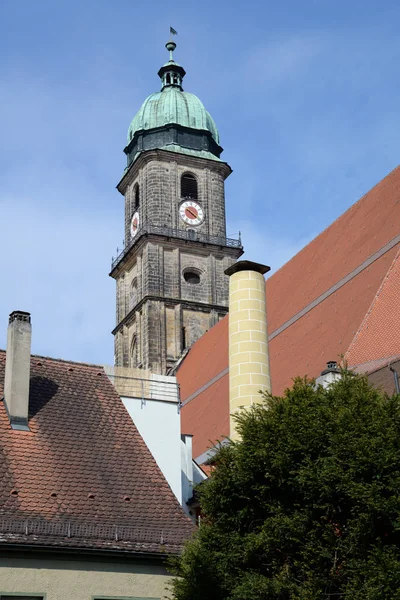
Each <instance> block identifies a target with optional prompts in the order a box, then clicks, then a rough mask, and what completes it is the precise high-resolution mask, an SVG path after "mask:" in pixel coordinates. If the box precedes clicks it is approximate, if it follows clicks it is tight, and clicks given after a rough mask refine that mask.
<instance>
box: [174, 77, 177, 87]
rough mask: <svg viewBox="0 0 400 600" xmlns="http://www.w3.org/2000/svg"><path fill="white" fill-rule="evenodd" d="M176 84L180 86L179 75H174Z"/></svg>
mask: <svg viewBox="0 0 400 600" xmlns="http://www.w3.org/2000/svg"><path fill="white" fill-rule="evenodd" d="M174 84H175V85H177V84H178V75H174Z"/></svg>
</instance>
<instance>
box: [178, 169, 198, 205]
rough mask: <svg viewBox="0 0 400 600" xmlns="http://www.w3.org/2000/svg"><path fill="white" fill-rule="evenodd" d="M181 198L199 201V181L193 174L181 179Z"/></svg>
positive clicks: (187, 174)
mask: <svg viewBox="0 0 400 600" xmlns="http://www.w3.org/2000/svg"><path fill="white" fill-rule="evenodd" d="M181 198H194V199H195V200H197V198H198V193H197V179H196V177H195V176H194V175H192V174H191V173H185V174H184V175H182V178H181Z"/></svg>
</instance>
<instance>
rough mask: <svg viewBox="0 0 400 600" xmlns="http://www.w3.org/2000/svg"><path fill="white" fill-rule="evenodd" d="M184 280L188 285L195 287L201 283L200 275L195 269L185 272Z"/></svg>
mask: <svg viewBox="0 0 400 600" xmlns="http://www.w3.org/2000/svg"><path fill="white" fill-rule="evenodd" d="M183 278H184V280H185V281H186V282H187V283H190V284H193V285H197V284H198V283H200V273H198V272H197V271H195V270H194V269H186V271H184V272H183Z"/></svg>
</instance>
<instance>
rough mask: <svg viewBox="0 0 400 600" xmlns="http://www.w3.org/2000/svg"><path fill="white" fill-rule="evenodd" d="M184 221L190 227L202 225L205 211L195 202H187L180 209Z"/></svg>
mask: <svg viewBox="0 0 400 600" xmlns="http://www.w3.org/2000/svg"><path fill="white" fill-rule="evenodd" d="M179 214H180V217H181V219H182V221H185V223H187V224H188V225H200V223H202V222H203V221H204V210H203V209H202V208H201V206H200V204H197V202H194V201H193V200H185V202H182V204H181V205H180V207H179Z"/></svg>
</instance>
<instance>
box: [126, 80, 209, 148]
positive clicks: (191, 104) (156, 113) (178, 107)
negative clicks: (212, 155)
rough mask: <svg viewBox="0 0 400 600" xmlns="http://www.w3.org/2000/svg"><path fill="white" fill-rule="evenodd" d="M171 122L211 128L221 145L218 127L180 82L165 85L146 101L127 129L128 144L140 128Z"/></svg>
mask: <svg viewBox="0 0 400 600" xmlns="http://www.w3.org/2000/svg"><path fill="white" fill-rule="evenodd" d="M170 123H173V124H176V125H182V126H183V127H189V128H191V129H200V130H205V131H209V132H210V133H211V135H212V137H213V138H214V140H215V141H216V143H217V144H219V135H218V130H217V126H216V125H215V122H214V120H213V118H212V116H211V115H210V113H209V112H208V111H207V110H206V109H205V108H204V105H203V103H202V102H201V100H199V98H197V96H195V95H194V94H190V93H189V92H184V91H183V90H182V88H181V87H180V86H178V85H169V86H164V87H163V89H162V90H161V92H157V93H156V94H151V96H149V97H148V98H146V100H145V101H144V102H143V104H142V106H141V108H140V110H139V112H138V113H137V114H136V115H135V117H134V119H133V121H132V123H131V124H130V126H129V130H128V144H129V142H130V141H131V140H132V139H133V136H134V135H135V133H136V132H137V131H140V130H143V129H144V130H147V129H156V128H157V127H163V126H164V125H168V124H170Z"/></svg>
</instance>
